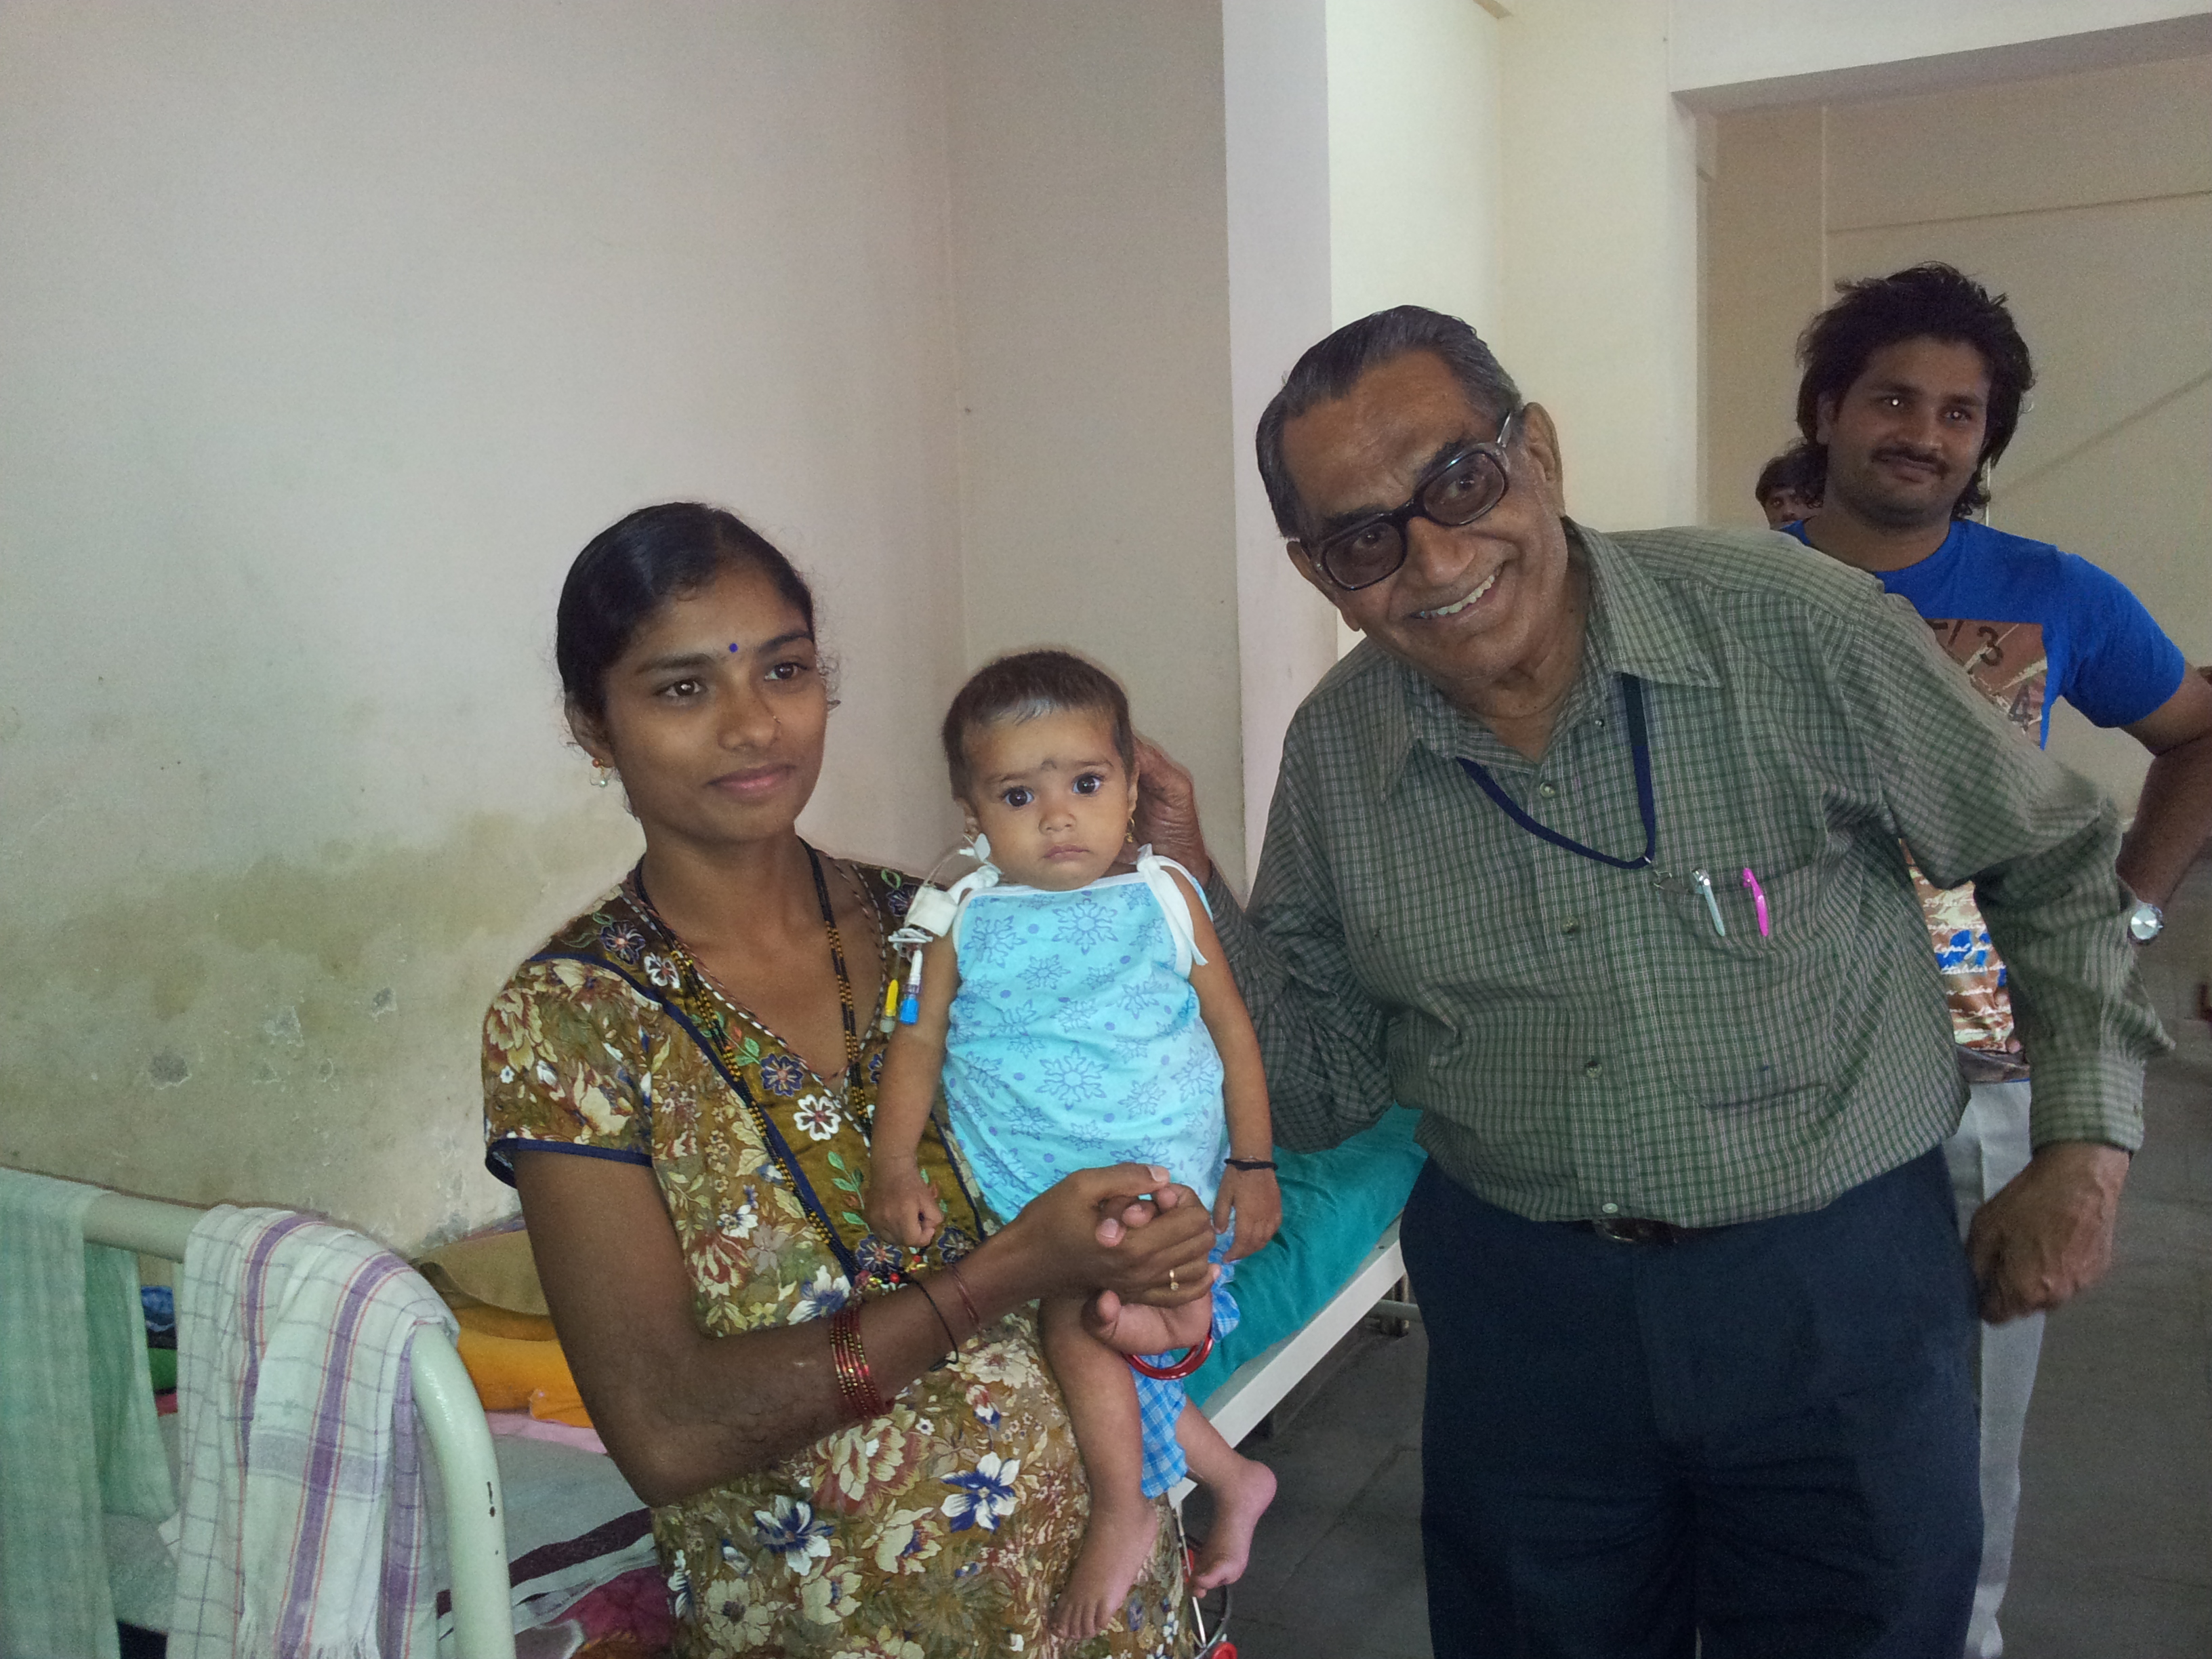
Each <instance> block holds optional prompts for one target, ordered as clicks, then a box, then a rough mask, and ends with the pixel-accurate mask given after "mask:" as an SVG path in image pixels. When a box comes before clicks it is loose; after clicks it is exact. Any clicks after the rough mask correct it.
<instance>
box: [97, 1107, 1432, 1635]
mask: <svg viewBox="0 0 2212 1659" xmlns="http://www.w3.org/2000/svg"><path fill="white" fill-rule="evenodd" d="M1413 1121H1414V1115H1413V1113H1410V1112H1404V1111H1394V1112H1393V1113H1391V1114H1390V1115H1389V1116H1387V1117H1386V1118H1385V1119H1384V1120H1383V1121H1382V1122H1380V1123H1378V1124H1376V1126H1375V1127H1372V1128H1370V1129H1369V1130H1368V1131H1366V1132H1365V1133H1363V1134H1361V1135H1358V1136H1356V1137H1354V1138H1353V1139H1352V1140H1350V1141H1348V1142H1346V1144H1345V1145H1344V1146H1340V1147H1337V1148H1334V1149H1333V1150H1332V1151H1330V1152H1322V1153H1313V1154H1301V1153H1296V1152H1279V1155H1278V1156H1279V1164H1280V1165H1281V1168H1280V1170H1279V1176H1280V1182H1281V1186H1282V1189H1283V1208H1284V1226H1283V1231H1281V1233H1279V1235H1278V1236H1277V1240H1276V1243H1274V1244H1273V1246H1271V1247H1270V1248H1269V1249H1267V1250H1266V1251H1264V1252H1262V1253H1261V1255H1256V1256H1254V1257H1252V1258H1250V1259H1249V1260H1248V1261H1244V1262H1243V1263H1240V1264H1239V1266H1238V1269H1237V1279H1236V1281H1235V1287H1236V1290H1237V1297H1238V1301H1239V1304H1240V1306H1241V1308H1242V1310H1243V1316H1242V1322H1241V1323H1240V1326H1239V1328H1237V1330H1236V1331H1234V1332H1232V1333H1231V1334H1229V1335H1228V1336H1226V1337H1225V1338H1224V1339H1223V1340H1221V1341H1220V1342H1219V1343H1218V1344H1217V1345H1216V1347H1215V1351H1214V1353H1213V1355H1212V1358H1210V1359H1209V1360H1208V1361H1207V1363H1206V1365H1205V1366H1203V1367H1202V1368H1201V1369H1200V1370H1199V1371H1197V1372H1196V1373H1194V1376H1192V1378H1191V1379H1190V1383H1189V1390H1190V1395H1191V1398H1193V1399H1194V1400H1196V1401H1199V1402H1200V1407H1201V1408H1202V1409H1203V1410H1204V1411H1205V1412H1206V1414H1207V1415H1208V1416H1209V1417H1211V1418H1212V1419H1213V1421H1214V1422H1215V1424H1216V1425H1218V1427H1219V1428H1220V1429H1221V1431H1222V1432H1223V1434H1224V1435H1225V1437H1227V1438H1228V1439H1229V1441H1230V1442H1231V1443H1232V1444H1234V1443H1237V1442H1238V1441H1241V1440H1243V1438H1245V1437H1247V1436H1248V1435H1249V1434H1250V1433H1251V1432H1252V1431H1254V1429H1255V1428H1256V1427H1257V1426H1259V1425H1260V1424H1261V1422H1262V1421H1263V1420H1264V1419H1266V1418H1267V1415H1268V1413H1271V1412H1272V1411H1273V1410H1274V1409H1275V1408H1276V1407H1277V1406H1279V1404H1280V1403H1281V1402H1282V1401H1283V1400H1284V1398H1285V1396H1286V1395H1288V1394H1289V1393H1290V1391H1291V1389H1293V1388H1294V1387H1295V1386H1296V1385H1297V1383H1298V1382H1299V1381H1300V1380H1301V1379H1303V1378H1304V1376H1306V1375H1307V1374H1308V1373H1309V1372H1310V1371H1311V1370H1312V1369H1313V1367H1314V1365H1315V1364H1316V1362H1317V1361H1318V1360H1319V1359H1320V1358H1322V1356H1323V1355H1325V1354H1327V1353H1328V1352H1329V1350H1330V1349H1331V1348H1333V1347H1334V1346H1335V1345H1336V1344H1337V1342H1338V1341H1340V1340H1341V1339H1342V1338H1343V1337H1344V1336H1345V1335H1346V1333H1348V1332H1349V1331H1351V1330H1352V1328H1355V1327H1356V1326H1358V1324H1359V1323H1360V1322H1362V1321H1363V1320H1364V1319H1366V1318H1368V1317H1369V1316H1371V1315H1374V1314H1376V1313H1381V1314H1382V1315H1383V1316H1386V1317H1389V1318H1392V1319H1396V1320H1403V1319H1407V1318H1409V1317H1413V1316H1417V1310H1415V1309H1413V1307H1412V1306H1411V1305H1410V1304H1407V1303H1405V1302H1404V1301H1402V1300H1401V1299H1399V1298H1397V1297H1394V1296H1393V1294H1392V1291H1393V1287H1394V1286H1395V1285H1398V1284H1399V1283H1400V1282H1401V1279H1402V1278H1403V1274H1404V1266H1403V1262H1402V1260H1401V1256H1400V1253H1399V1249H1398V1227H1397V1214H1398V1211H1399V1209H1400V1208H1401V1206H1403V1204H1404V1202H1405V1198H1406V1194H1407V1192H1408V1191H1409V1190H1410V1189H1411V1188H1412V1185H1413V1178H1414V1176H1416V1175H1417V1174H1418V1173H1419V1169H1420V1166H1421V1162H1422V1156H1421V1153H1420V1152H1419V1148H1418V1147H1416V1146H1414V1144H1413ZM201 1213H202V1212H200V1211H199V1210H197V1209H195V1208H191V1207H190V1206H184V1205H179V1204H168V1203H162V1202H159V1201H156V1200H149V1199H141V1198H132V1197H127V1196H125V1195H124V1194H117V1193H102V1194H101V1195H100V1197H98V1198H96V1199H95V1200H93V1202H92V1204H91V1206H89V1207H88V1210H87V1211H86V1213H85V1221H84V1232H85V1237H86V1238H87V1240H88V1242H90V1243H99V1244H112V1245H116V1246H118V1247H121V1248H123V1249H131V1250H137V1251H139V1252H140V1253H142V1254H144V1255H153V1256H159V1257H162V1258H165V1259H167V1260H169V1261H183V1259H184V1254H185V1241H186V1239H187V1238H188V1237H189V1236H190V1234H191V1229H192V1225H193V1224H194V1223H195V1222H196V1221H197V1220H198V1218H199V1217H200V1215H201ZM413 1354H414V1395H415V1404H416V1413H417V1415H418V1416H419V1417H420V1419H421V1420H422V1430H423V1437H424V1438H425V1439H426V1440H427V1441H428V1443H429V1445H430V1448H431V1452H432V1457H433V1461H434V1462H435V1467H436V1471H437V1485H438V1488H439V1492H440V1494H441V1498H442V1502H441V1504H440V1505H439V1507H440V1509H441V1511H442V1515H443V1525H442V1529H441V1532H440V1533H439V1534H438V1536H439V1538H440V1541H441V1553H442V1557H443V1559H442V1560H441V1563H440V1567H439V1582H440V1583H441V1584H444V1585H448V1586H450V1595H449V1596H441V1620H440V1642H439V1651H440V1653H441V1656H454V1659H513V1655H514V1652H515V1640H514V1628H515V1624H516V1621H517V1620H518V1618H522V1617H524V1616H525V1611H526V1610H525V1609H524V1607H523V1603H524V1600H525V1596H526V1592H527V1591H528V1590H529V1589H531V1588H532V1585H533V1584H542V1583H554V1582H556V1581H555V1580H553V1579H550V1578H548V1579H537V1580H533V1579H532V1578H531V1577H529V1575H530V1573H531V1571H532V1565H531V1564H532V1561H533V1560H540V1561H542V1560H544V1559H548V1558H557V1559H560V1560H561V1561H562V1563H563V1568H564V1571H566V1572H567V1573H568V1578H567V1579H566V1580H564V1581H559V1582H562V1583H565V1584H566V1585H567V1586H568V1588H569V1589H576V1588H577V1587H578V1586H580V1584H581V1583H583V1582H584V1581H583V1580H582V1579H580V1578H579V1577H577V1574H578V1572H579V1571H582V1572H585V1573H589V1572H591V1571H593V1570H594V1569H595V1568H596V1569H597V1570H598V1571H600V1572H602V1573H603V1574H605V1576H607V1577H611V1576H612V1575H613V1574H614V1573H616V1572H617V1571H626V1570H629V1568H630V1567H632V1566H634V1565H635V1564H636V1563H637V1562H638V1561H640V1560H641V1559H646V1556H645V1553H646V1552H647V1551H649V1548H650V1540H649V1534H648V1533H647V1528H646V1526H645V1524H644V1511H643V1510H642V1509H641V1508H640V1507H635V1503H636V1500H635V1498H634V1497H631V1496H630V1495H629V1492H628V1489H627V1487H626V1486H623V1485H622V1483H621V1481H620V1478H619V1476H618V1475H616V1474H614V1473H613V1471H612V1466H611V1464H610V1463H608V1462H607V1461H606V1460H605V1459H604V1458H602V1457H599V1456H598V1455H595V1454H593V1453H590V1452H584V1451H579V1450H574V1449H570V1448H567V1447H558V1446H549V1445H546V1444H544V1443H540V1442H537V1441H530V1440H514V1439H508V1438H505V1437H501V1438H498V1439H497V1440H496V1441H495V1437H494V1436H493V1434H492V1432H491V1431H490V1428H489V1425H488V1423H487V1419H486V1417H485V1413H484V1411H483V1406H482V1405H481V1404H480V1403H479V1401H478V1399H477V1393H476V1390H475V1389H474V1387H473V1386H472V1385H471V1383H470V1381H469V1376H468V1373H467V1371H466V1370H465V1369H464V1368H463V1366H462V1364H461V1361H460V1358H459V1355H458V1354H457V1353H456V1352H455V1351H454V1349H453V1345H452V1343H451V1342H449V1341H448V1340H447V1339H446V1338H445V1337H444V1336H443V1334H441V1333H437V1332H435V1331H426V1332H424V1333H422V1334H421V1335H420V1336H418V1338H417V1339H416V1343H415V1345H414V1348H413ZM502 1466H504V1468H502ZM579 1471H582V1473H583V1474H584V1475H585V1476H586V1480H585V1481H584V1482H583V1483H582V1484H583V1485H586V1486H590V1485H592V1484H593V1482H592V1477H593V1476H596V1485H595V1489H594V1490H592V1492H589V1493H588V1494H587V1495H586V1498H584V1499H583V1500H582V1502H583V1504H584V1505H585V1507H586V1515H585V1518H584V1519H583V1520H579V1521H575V1522H572V1523H571V1524H570V1525H568V1527H567V1528H565V1529H564V1530H563V1532H562V1535H561V1538H560V1539H559V1541H556V1542H555V1543H553V1544H551V1545H550V1546H538V1545H537V1542H536V1541H537V1540H538V1538H539V1537H541V1536H545V1535H546V1534H543V1533H542V1532H540V1533H531V1532H529V1531H528V1530H527V1528H528V1522H529V1521H530V1519H531V1517H532V1516H533V1515H536V1514H539V1513H542V1512H544V1510H547V1509H549V1508H552V1509H556V1510H557V1509H562V1508H564V1507H565V1508H567V1509H569V1510H574V1509H576V1508H577V1506H578V1500H577V1499H575V1498H572V1497H571V1496H570V1494H571V1493H572V1492H576V1491H579V1490H580V1486H579V1483H578V1474H579ZM564 1480H565V1481H567V1482H568V1485H567V1486H562V1485H561V1484H560V1483H561V1482H562V1481H564ZM510 1486H512V1487H513V1492H514V1501H513V1504H510V1502H509V1496H508V1492H509V1488H510ZM610 1494H611V1496H610ZM1181 1495H1182V1494H1181V1493H1178V1494H1176V1496H1177V1499H1178V1501H1180V1498H1181ZM592 1505H596V1507H592ZM617 1510H623V1511H625V1512H623V1513H620V1514H617V1513H615V1511H617ZM518 1516H520V1520H518ZM518 1526H520V1527H521V1528H523V1532H522V1533H521V1534H518V1536H517V1537H515V1538H513V1539H511V1538H510V1528H513V1527H518ZM568 1534H577V1536H576V1537H575V1538H574V1539H571V1538H569V1537H568ZM615 1534H619V1535H618V1536H617V1535H615ZM590 1537H597V1538H598V1539H599V1546H598V1547H600V1548H602V1549H603V1550H604V1551H605V1553H604V1554H602V1555H601V1556H599V1558H597V1559H596V1560H595V1559H592V1558H590V1557H589V1555H588V1553H587V1552H586V1551H585V1550H583V1549H580V1547H579V1546H580V1545H582V1544H583V1543H584V1541H585V1540H586V1538H590ZM511 1544H513V1545H514V1546H515V1547H514V1548H513V1550H512V1552H511V1550H510V1545H511ZM511 1553H512V1556H513V1561H512V1563H511V1561H510V1555H511ZM511 1577H512V1578H513V1580H514V1581H517V1582H514V1583H510V1579H511Z"/></svg>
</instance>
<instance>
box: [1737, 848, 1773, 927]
mask: <svg viewBox="0 0 2212 1659" xmlns="http://www.w3.org/2000/svg"><path fill="white" fill-rule="evenodd" d="M1743 884H1744V885H1745V886H1746V887H1748V888H1749V889H1750V890H1751V902H1752V907H1753V908H1754V909H1756V910H1757V911H1758V912H1759V938H1761V939H1765V937H1766V936H1767V935H1768V934H1769V933H1772V932H1773V931H1774V930H1773V928H1772V927H1771V926H1770V925H1769V923H1768V921H1767V915H1766V890H1765V888H1764V887H1761V886H1760V885H1759V878H1758V877H1757V876H1754V875H1753V874H1752V873H1751V866H1749V865H1746V866H1744V867H1743Z"/></svg>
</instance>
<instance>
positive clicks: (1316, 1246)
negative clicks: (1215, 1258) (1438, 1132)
mask: <svg viewBox="0 0 2212 1659" xmlns="http://www.w3.org/2000/svg"><path fill="white" fill-rule="evenodd" d="M1420 1117H1421V1115H1420V1114H1419V1112H1415V1111H1409V1110H1408V1109H1406V1108H1405V1107H1403V1106H1393V1107H1392V1108H1391V1109H1389V1111H1388V1112H1386V1113H1385V1114H1383V1116H1382V1117H1381V1118H1379V1119H1377V1120H1376V1121H1375V1122H1374V1123H1373V1124H1372V1125H1370V1127H1367V1128H1365V1129H1363V1130H1361V1131H1360V1132H1359V1133H1358V1134H1356V1135H1354V1136H1352V1139H1349V1140H1347V1141H1345V1142H1344V1143H1343V1144H1342V1145H1340V1146H1332V1147H1330V1148H1329V1149H1328V1151H1327V1152H1290V1151H1287V1150H1285V1148H1282V1147H1277V1148H1276V1149H1275V1162H1276V1164H1277V1166H1278V1167H1277V1169H1276V1171H1275V1176H1276V1180H1277V1182H1278V1183H1279V1185H1280V1186H1281V1188H1282V1190H1283V1225H1282V1231H1279V1232H1278V1233H1277V1234H1276V1235H1275V1239H1274V1242H1273V1243H1271V1244H1269V1245H1268V1246H1267V1249H1264V1250H1261V1252H1260V1253H1259V1254H1258V1255H1254V1256H1250V1257H1248V1258H1247V1259H1246V1260H1244V1261H1240V1262H1238V1263H1237V1278H1236V1279H1235V1281H1234V1282H1233V1284H1232V1285H1231V1289H1232V1290H1234V1291H1235V1292H1236V1294H1237V1310H1238V1312H1239V1313H1240V1315H1241V1316H1242V1317H1241V1319H1240V1320H1239V1322H1238V1324H1237V1328H1236V1329H1235V1330H1233V1331H1231V1333H1230V1334H1228V1335H1227V1336H1225V1337H1223V1338H1222V1339H1221V1340H1219V1341H1218V1342H1217V1343H1216V1344H1215V1345H1214V1348H1213V1352H1212V1355H1211V1356H1210V1357H1208V1358H1207V1359H1206V1364H1203V1365H1201V1366H1200V1367H1199V1368H1198V1370H1196V1371H1195V1372H1194V1373H1193V1374H1192V1376H1191V1379H1190V1382H1189V1384H1188V1390H1189V1394H1190V1397H1191V1398H1192V1399H1193V1400H1195V1401H1200V1403H1201V1404H1203V1403H1204V1401H1206V1398H1207V1397H1208V1396H1209V1395H1212V1393H1213V1391H1214V1390H1215V1389H1218V1388H1219V1387H1220V1386H1221V1385H1222V1384H1223V1383H1226V1382H1227V1381H1228V1380H1229V1379H1230V1377H1231V1376H1232V1375H1234V1374H1235V1372H1236V1370H1237V1367H1238V1366H1240V1365H1242V1364H1243V1363H1244V1362H1245V1361H1246V1360H1248V1359H1250V1358H1254V1357H1255V1356H1256V1355H1258V1354H1261V1353H1263V1352H1266V1351H1267V1349H1269V1348H1272V1347H1273V1346H1274V1345H1275V1344H1276V1343H1278V1342H1279V1341H1281V1340H1283V1338H1285V1337H1286V1336H1288V1335H1290V1334H1291V1332H1293V1331H1295V1330H1297V1328H1299V1327H1300V1326H1302V1325H1304V1324H1305V1323H1306V1322H1307V1321H1309V1320H1310V1319H1311V1318H1312V1317H1313V1316H1314V1315H1315V1314H1316V1313H1318V1312H1319V1311H1320V1310H1322V1307H1324V1306H1325V1305H1327V1304H1328V1299H1329V1298H1330V1297H1333V1296H1334V1295H1335V1294H1336V1293H1337V1291H1339V1290H1340V1289H1341V1288H1342V1287H1343V1285H1344V1282H1345V1280H1346V1279H1349V1278H1351V1277H1352V1271H1353V1269H1355V1268H1356V1267H1358V1266H1359V1264H1360V1262H1361V1261H1363V1260H1364V1258H1365V1256H1366V1255H1367V1253H1368V1252H1369V1251H1370V1250H1371V1249H1374V1248H1375V1241H1376V1239H1377V1238H1378V1237H1381V1236H1382V1232H1383V1229H1384V1228H1385V1227H1387V1226H1389V1225H1390V1223H1391V1222H1392V1221H1393V1220H1394V1219H1395V1218H1396V1216H1397V1214H1398V1212H1399V1211H1400V1210H1401V1209H1403V1208H1405V1206H1406V1197H1407V1194H1409V1193H1411V1192H1412V1191H1413V1180H1414V1177H1415V1176H1419V1174H1420V1173H1421V1166H1422V1164H1425V1163H1426V1162H1427V1160H1428V1154H1427V1153H1425V1152H1423V1151H1422V1150H1421V1149H1420V1147H1419V1146H1416V1145H1415V1144H1414V1141H1413V1127H1414V1125H1416V1124H1417V1123H1419V1121H1420Z"/></svg>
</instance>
